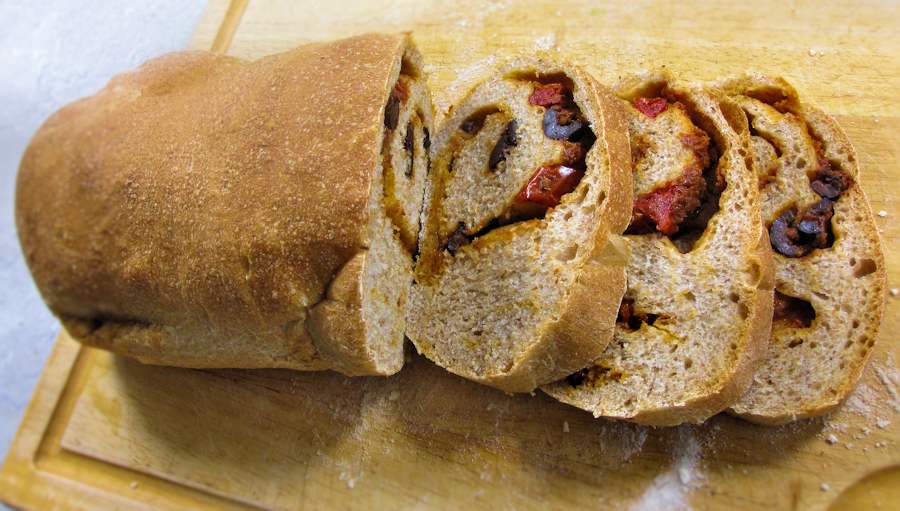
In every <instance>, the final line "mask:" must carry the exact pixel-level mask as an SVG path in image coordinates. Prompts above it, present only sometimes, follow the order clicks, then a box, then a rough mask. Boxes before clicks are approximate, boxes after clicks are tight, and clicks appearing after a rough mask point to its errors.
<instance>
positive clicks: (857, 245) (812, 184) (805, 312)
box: [718, 74, 886, 424]
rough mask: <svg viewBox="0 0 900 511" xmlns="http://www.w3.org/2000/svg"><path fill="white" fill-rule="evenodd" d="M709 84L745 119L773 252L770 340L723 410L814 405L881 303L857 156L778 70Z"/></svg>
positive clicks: (866, 340) (839, 389)
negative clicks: (746, 384)
mask: <svg viewBox="0 0 900 511" xmlns="http://www.w3.org/2000/svg"><path fill="white" fill-rule="evenodd" d="M718 85H719V86H720V87H721V88H722V89H723V91H724V92H725V93H727V94H729V95H731V96H732V98H733V99H734V100H735V101H736V102H737V103H738V104H739V105H740V106H741V108H742V109H743V111H744V112H745V113H746V115H747V118H748V120H749V123H750V128H751V133H752V142H753V158H754V163H755V165H756V172H757V175H756V176H753V178H754V182H755V183H757V182H758V186H759V188H760V193H761V194H762V213H763V221H764V222H765V224H766V226H767V228H768V229H769V237H770V239H771V247H770V249H771V251H772V252H773V255H774V259H775V289H776V293H775V306H774V318H773V324H772V339H771V343H770V345H769V349H768V352H767V354H766V357H765V359H764V362H763V364H762V366H761V367H760V369H759V370H758V371H757V372H756V374H755V375H754V377H753V382H752V384H751V385H750V388H749V389H748V391H747V392H746V393H745V394H744V395H743V396H742V397H741V398H740V399H739V400H738V401H737V402H736V403H734V404H733V405H732V406H731V409H730V411H731V412H732V413H734V414H736V415H738V416H740V417H742V418H744V419H747V420H750V421H753V422H757V423H762V424H782V423H785V422H789V421H792V420H796V419H802V418H806V417H814V416H818V415H822V414H824V413H827V412H829V411H831V410H832V409H834V408H835V407H836V406H838V405H839V404H840V403H841V402H842V401H843V400H844V399H845V398H846V397H847V396H848V395H849V394H850V392H851V391H852V390H853V388H854V386H855V385H856V382H857V381H858V380H859V377H860V374H862V370H863V368H864V367H865V364H866V360H867V359H868V358H869V354H870V353H871V352H872V347H873V346H874V344H875V340H876V339H877V337H878V329H879V326H880V323H881V317H882V314H883V311H884V291H885V287H886V282H885V265H884V256H883V255H882V249H881V241H880V238H879V235H878V229H877V227H876V225H875V221H874V217H873V216H872V212H871V209H870V207H869V203H868V201H867V200H866V196H865V194H864V193H863V190H862V189H861V188H860V185H859V159H858V158H857V156H856V152H855V151H854V149H853V146H852V145H851V144H850V141H849V139H848V138H847V136H846V135H845V134H844V132H843V130H841V128H840V127H839V126H838V124H837V122H836V121H835V120H834V119H833V118H831V117H830V116H828V115H827V114H825V113H824V112H822V111H821V110H819V109H817V108H815V107H812V106H810V105H807V104H805V103H802V102H801V101H800V100H799V98H798V95H797V92H796V91H795V90H794V88H793V87H791V85H790V84H788V83H787V82H786V81H784V80H783V79H781V78H772V77H768V76H764V75H760V74H747V75H745V76H742V77H738V78H734V79H729V80H725V81H723V82H720V83H719V84H718Z"/></svg>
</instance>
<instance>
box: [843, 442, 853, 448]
mask: <svg viewBox="0 0 900 511" xmlns="http://www.w3.org/2000/svg"><path fill="white" fill-rule="evenodd" d="M844 448H845V449H853V444H852V443H850V442H847V443H846V444H844Z"/></svg>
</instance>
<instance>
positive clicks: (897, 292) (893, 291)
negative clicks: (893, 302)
mask: <svg viewBox="0 0 900 511" xmlns="http://www.w3.org/2000/svg"><path fill="white" fill-rule="evenodd" d="M897 295H900V289H897V288H896V287H892V288H891V296H897Z"/></svg>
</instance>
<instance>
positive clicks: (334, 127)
mask: <svg viewBox="0 0 900 511" xmlns="http://www.w3.org/2000/svg"><path fill="white" fill-rule="evenodd" d="M425 84H426V80H425V76H424V73H423V71H422V59H421V57H420V55H419V53H418V51H417V50H416V49H415V48H414V46H413V45H412V43H411V41H410V40H409V37H408V36H406V35H365V36H359V37H353V38H349V39H344V40H340V41H335V42H330V43H322V44H311V45H307V46H301V47H299V48H297V49H295V50H292V51H289V52H286V53H282V54H279V55H273V56H270V57H266V58H263V59H261V60H258V61H255V62H248V61H243V60H239V59H235V58H230V57H225V56H220V55H214V54H210V53H204V52H187V53H176V54H171V55H166V56H163V57H161V58H158V59H154V60H152V61H150V62H148V63H146V64H145V65H144V66H142V67H141V68H140V69H138V70H137V71H135V72H132V73H126V74H123V75H120V76H118V77H116V78H114V79H113V80H112V81H111V82H110V84H109V85H108V86H107V87H106V88H105V89H103V90H102V91H100V92H99V93H98V94H96V95H95V96H93V97H90V98H87V99H84V100H81V101H78V102H76V103H74V104H72V105H69V106H67V107H65V108H63V109H62V110H61V111H59V112H58V113H56V114H55V115H54V116H53V117H51V118H50V119H49V120H48V121H47V122H46V123H45V124H44V126H43V127H42V128H41V129H40V130H39V131H38V132H37V134H36V135H35V137H34V139H33V140H32V142H31V144H30V146H29V148H28V150H27V152H26V154H25V156H24V158H23V160H22V165H21V169H20V172H19V177H18V188H17V195H16V220H17V226H18V230H19V236H20V240H21V243H22V247H23V250H24V252H25V256H26V259H27V262H28V265H29V267H30V268H31V271H32V274H33V276H34V279H35V281H36V282H37V285H38V288H39V289H40V291H41V293H42V295H43V297H44V299H45V300H46V302H47V304H48V305H49V307H50V309H51V310H52V311H53V312H54V313H55V314H57V315H58V316H59V317H60V319H61V320H62V322H63V324H64V325H65V327H66V328H67V329H68V331H69V333H70V334H71V335H72V336H73V337H74V338H75V339H77V340H79V341H82V342H84V343H86V344H89V345H91V346H96V347H100V348H105V349H109V350H112V351H114V352H116V353H119V354H122V355H126V356H131V357H135V358H137V359H139V360H141V361H143V362H146V363H152V364H165V365H174V366H187V367H232V368H257V367H285V368H293V369H328V368H330V369H335V370H338V371H341V372H343V373H345V374H348V375H359V374H391V373H394V372H396V371H398V370H399V369H400V367H401V366H402V364H403V343H404V337H403V333H404V331H405V330H406V324H405V308H406V301H407V298H408V291H409V286H410V283H411V282H412V253H413V252H414V250H415V247H416V245H417V239H416V237H417V235H418V230H419V218H420V210H421V203H422V195H423V193H424V186H425V176H426V174H427V170H428V165H429V164H428V155H427V153H428V151H427V150H428V146H429V138H430V135H431V133H430V130H431V129H432V117H433V113H432V107H431V101H430V97H429V93H428V90H427V88H426V85H425Z"/></svg>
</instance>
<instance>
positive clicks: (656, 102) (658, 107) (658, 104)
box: [634, 98, 669, 119]
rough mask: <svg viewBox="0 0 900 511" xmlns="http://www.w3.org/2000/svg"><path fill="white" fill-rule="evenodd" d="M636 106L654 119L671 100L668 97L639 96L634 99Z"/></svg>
mask: <svg viewBox="0 0 900 511" xmlns="http://www.w3.org/2000/svg"><path fill="white" fill-rule="evenodd" d="M634 107H635V108H637V109H638V111H639V112H641V113H642V114H644V115H646V116H647V117H649V118H651V119H654V118H656V116H657V115H659V114H661V113H663V112H664V111H665V110H666V108H668V107H669V102H668V101H666V98H637V99H636V100H634Z"/></svg>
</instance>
